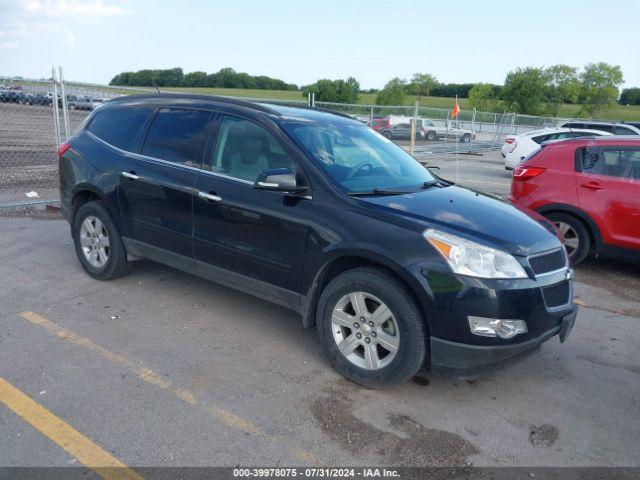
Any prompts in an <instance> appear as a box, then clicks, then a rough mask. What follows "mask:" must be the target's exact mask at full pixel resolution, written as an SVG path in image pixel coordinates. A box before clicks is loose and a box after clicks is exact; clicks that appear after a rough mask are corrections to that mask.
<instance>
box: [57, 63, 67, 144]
mask: <svg viewBox="0 0 640 480" xmlns="http://www.w3.org/2000/svg"><path fill="white" fill-rule="evenodd" d="M58 71H59V79H60V94H61V95H62V121H63V122H64V140H65V142H66V141H67V140H69V130H70V128H69V111H68V109H67V96H66V94H65V92H64V76H63V75H62V67H61V66H60V67H58Z"/></svg>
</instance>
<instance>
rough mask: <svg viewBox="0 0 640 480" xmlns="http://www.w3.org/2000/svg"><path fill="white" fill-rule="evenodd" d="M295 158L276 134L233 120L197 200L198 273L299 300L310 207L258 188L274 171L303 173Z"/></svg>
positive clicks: (201, 179) (201, 178)
mask: <svg viewBox="0 0 640 480" xmlns="http://www.w3.org/2000/svg"><path fill="white" fill-rule="evenodd" d="M292 158H293V157H292V156H291V155H290V154H289V152H288V151H287V150H286V148H285V147H284V146H283V142H282V141H281V139H279V138H278V136H277V133H276V132H270V131H269V130H268V129H267V128H265V127H263V126H261V125H258V124H257V123H254V122H252V121H249V120H246V119H243V118H239V117H235V116H227V115H225V116H224V117H222V118H221V122H220V126H219V129H218V135H217V140H216V145H215V148H214V149H212V153H211V155H210V158H209V159H208V160H205V164H204V165H203V171H202V172H201V173H200V174H199V175H198V176H197V178H196V183H195V190H196V191H197V192H198V196H196V197H195V198H194V253H195V257H196V260H197V263H198V268H201V269H202V270H203V273H205V274H208V276H210V277H213V278H214V279H218V280H221V281H223V282H226V283H231V284H233V285H234V286H236V287H240V288H242V289H244V290H248V291H251V292H252V293H254V294H257V295H261V296H263V297H266V298H269V299H270V300H273V301H276V302H278V303H281V304H287V305H292V304H297V302H298V300H299V292H300V282H301V276H302V267H303V262H304V251H305V242H306V234H307V221H308V212H309V204H310V199H309V198H308V197H306V198H305V197H302V196H298V195H291V194H288V193H284V192H274V191H266V190H258V189H254V188H253V183H254V181H255V180H256V178H257V176H258V174H259V173H260V172H262V171H264V170H267V169H269V168H289V169H290V170H291V171H292V172H296V170H297V169H298V168H299V167H298V166H297V163H296V162H295V161H294V160H293V159H292Z"/></svg>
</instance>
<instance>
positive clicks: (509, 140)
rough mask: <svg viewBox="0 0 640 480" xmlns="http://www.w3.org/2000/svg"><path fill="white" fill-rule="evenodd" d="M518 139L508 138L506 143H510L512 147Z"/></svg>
mask: <svg viewBox="0 0 640 480" xmlns="http://www.w3.org/2000/svg"><path fill="white" fill-rule="evenodd" d="M515 141H516V139H515V138H507V139H506V140H505V141H504V143H508V144H509V145H511V144H512V143H513V142H515Z"/></svg>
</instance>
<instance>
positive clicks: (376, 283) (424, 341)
mask: <svg viewBox="0 0 640 480" xmlns="http://www.w3.org/2000/svg"><path fill="white" fill-rule="evenodd" d="M316 322H317V325H318V337H319V339H320V342H321V343H322V346H323V347H324V349H325V352H326V353H327V358H328V359H329V362H331V365H333V367H334V368H335V369H336V370H338V371H339V372H340V373H341V374H342V375H344V376H345V377H346V378H348V379H349V380H352V381H354V382H357V383H360V384H361V385H365V386H368V387H384V386H389V385H394V384H398V383H402V382H405V381H407V380H408V379H409V378H411V377H412V376H414V375H415V374H416V373H417V372H418V370H419V369H420V368H421V367H422V366H423V365H424V363H425V359H426V358H428V357H427V345H428V335H427V331H426V328H425V322H424V319H423V317H422V311H421V308H420V306H419V304H418V303H417V302H416V299H415V298H414V296H413V295H412V292H411V291H410V290H409V288H408V286H407V285H406V284H404V283H403V282H402V281H401V280H400V279H399V278H397V277H395V276H394V275H392V274H391V273H390V272H388V271H386V270H385V269H383V268H381V267H374V266H367V267H358V268H354V269H352V270H347V271H346V272H343V273H341V274H340V275H338V276H337V277H335V278H334V279H333V280H331V281H330V282H329V283H328V284H327V285H326V286H325V287H324V289H323V290H322V294H321V295H320V298H319V299H318V306H317V310H316Z"/></svg>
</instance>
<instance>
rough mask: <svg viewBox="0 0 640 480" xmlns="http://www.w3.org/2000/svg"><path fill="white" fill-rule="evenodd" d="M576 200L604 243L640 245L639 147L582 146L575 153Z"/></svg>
mask: <svg viewBox="0 0 640 480" xmlns="http://www.w3.org/2000/svg"><path fill="white" fill-rule="evenodd" d="M576 170H577V176H578V178H577V182H578V202H579V205H580V207H581V208H582V209H583V210H585V211H586V212H588V213H589V214H590V215H591V216H592V218H593V219H594V220H595V221H596V223H597V224H598V227H599V228H600V232H601V234H602V239H603V241H604V242H605V243H607V244H610V245H615V246H619V247H624V248H633V249H640V147H635V146H633V147H632V146H606V147H585V148H582V149H579V150H578V152H577V155H576Z"/></svg>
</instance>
